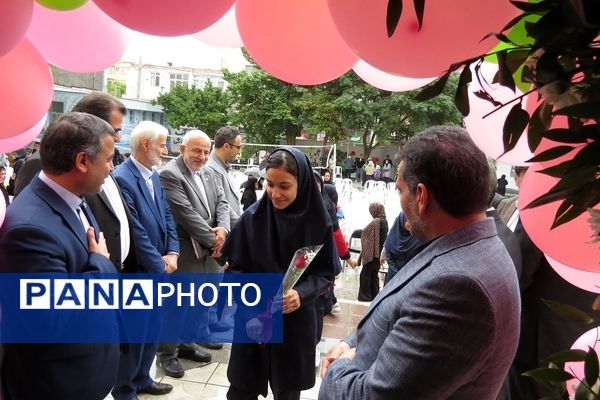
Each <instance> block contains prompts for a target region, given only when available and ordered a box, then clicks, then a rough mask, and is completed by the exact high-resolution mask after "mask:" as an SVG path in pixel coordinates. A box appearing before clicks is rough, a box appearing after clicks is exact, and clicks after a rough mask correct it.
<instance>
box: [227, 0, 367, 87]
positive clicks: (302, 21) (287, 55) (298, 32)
mask: <svg viewBox="0 0 600 400" xmlns="http://www.w3.org/2000/svg"><path fill="white" fill-rule="evenodd" d="M236 16H237V22H238V27H239V30H240V35H241V36H242V40H243V41H244V45H245V46H246V49H247V50H248V52H249V53H250V55H251V56H252V58H254V60H255V61H256V62H257V63H258V65H260V66H261V67H262V68H263V69H265V70H266V71H267V72H268V73H270V74H271V75H274V76H275V77H277V78H279V79H281V80H284V81H287V82H291V83H296V84H300V85H316V84H319V83H324V82H327V81H330V80H332V79H335V78H337V77H339V76H340V75H343V74H344V73H346V72H348V71H349V70H350V69H351V68H352V67H353V66H354V64H356V62H357V61H358V57H357V56H356V55H355V54H354V53H353V52H352V51H351V50H350V48H349V47H348V45H346V43H345V42H344V40H343V39H342V37H341V36H340V34H339V33H338V31H337V29H336V28H335V25H334V24H333V21H332V20H331V16H330V15H329V12H328V9H327V3H326V2H325V1H324V0H285V1H282V0H238V2H237V3H236ZM361 28H362V27H357V29H358V30H360V29H361Z"/></svg>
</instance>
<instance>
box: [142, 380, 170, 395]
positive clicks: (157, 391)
mask: <svg viewBox="0 0 600 400" xmlns="http://www.w3.org/2000/svg"><path fill="white" fill-rule="evenodd" d="M171 390H173V386H171V385H169V384H168V383H160V382H152V384H151V385H150V386H146V387H145V388H143V389H138V391H137V392H138V393H148V394H152V395H154V396H159V395H161V394H167V393H170V392H171Z"/></svg>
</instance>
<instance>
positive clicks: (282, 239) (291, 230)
mask: <svg viewBox="0 0 600 400" xmlns="http://www.w3.org/2000/svg"><path fill="white" fill-rule="evenodd" d="M278 151H287V152H288V153H290V154H291V155H292V156H293V157H294V159H295V160H296V162H297V164H298V177H297V179H298V193H297V195H296V199H295V200H294V201H293V202H292V204H290V205H289V206H288V207H287V208H286V209H284V210H277V209H276V208H275V207H274V206H273V203H272V202H271V199H270V198H269V196H268V195H265V196H263V197H262V198H261V199H260V200H259V201H258V202H256V203H254V205H252V206H251V207H250V208H249V209H248V210H246V212H244V214H242V216H241V217H240V219H239V220H238V222H237V224H236V225H235V227H234V228H233V229H232V230H231V233H230V234H229V236H228V237H227V240H226V241H225V244H224V245H223V250H222V252H223V254H224V255H225V256H226V257H228V259H229V263H230V265H231V268H232V270H233V271H243V272H281V273H285V271H286V270H287V268H288V265H289V263H290V261H291V259H292V256H293V255H294V252H295V251H296V250H297V249H299V248H300V247H303V246H310V245H318V244H322V245H323V247H322V248H321V251H320V252H319V254H318V255H317V256H316V257H315V259H314V260H313V262H312V263H311V265H310V266H309V267H308V270H307V271H306V272H305V273H304V275H303V276H302V278H301V279H300V283H302V281H305V280H311V282H310V284H309V285H308V287H310V290H309V291H310V293H307V292H306V290H307V289H306V287H307V285H303V290H302V292H303V293H300V295H301V296H302V297H303V300H304V301H305V300H308V298H307V296H309V298H310V297H312V298H314V297H313V296H316V295H317V294H318V292H319V291H320V290H323V289H324V288H326V287H327V286H328V285H329V284H330V282H331V280H332V279H333V276H334V267H333V262H332V260H333V259H334V255H335V256H337V255H336V253H335V251H336V250H335V244H334V242H333V230H332V225H331V222H330V220H329V216H328V214H327V210H326V209H325V206H324V205H323V200H322V198H321V193H319V190H318V189H317V187H316V185H315V183H314V178H313V172H312V168H311V166H310V162H309V161H308V158H307V157H306V155H305V154H304V153H302V152H301V151H300V150H298V149H295V148H291V147H284V148H281V149H277V150H275V151H274V152H273V153H272V154H271V156H272V155H273V154H274V153H276V152H278ZM300 283H299V284H298V285H300ZM298 285H297V287H298ZM313 291H317V292H316V293H313Z"/></svg>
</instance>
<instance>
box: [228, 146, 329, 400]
mask: <svg viewBox="0 0 600 400" xmlns="http://www.w3.org/2000/svg"><path fill="white" fill-rule="evenodd" d="M266 170H267V176H266V180H267V187H266V192H267V195H266V196H263V197H262V198H261V199H260V200H259V201H258V202H256V203H254V205H252V206H251V207H250V208H249V209H248V210H246V212H244V214H242V216H241V217H240V219H239V221H238V223H237V224H236V226H235V228H233V229H232V231H231V233H230V235H229V237H228V238H227V241H226V242H225V245H224V246H223V251H222V252H223V254H224V255H225V256H227V257H228V260H229V264H230V266H231V269H232V271H234V272H262V273H266V272H279V273H282V274H285V272H286V270H287V267H288V265H289V263H290V261H291V259H292V256H293V255H294V252H295V251H296V250H297V249H299V248H301V247H304V246H311V245H319V244H322V245H323V247H322V248H321V250H320V252H319V253H318V254H317V256H316V257H315V258H314V260H313V262H312V263H311V264H310V265H309V266H308V268H307V270H306V271H305V272H304V275H302V277H301V278H300V280H299V282H298V283H297V284H296V286H295V287H294V288H293V289H291V290H289V291H288V292H287V293H284V296H283V314H284V315H283V343H281V344H267V345H263V346H261V345H259V344H238V343H235V344H233V346H232V349H231V357H230V359H229V368H228V370H227V377H228V379H229V382H230V384H231V386H230V388H229V391H228V393H227V398H228V399H230V400H238V399H240V400H241V399H243V400H246V399H256V398H258V395H259V394H261V395H263V396H266V395H267V383H270V385H271V389H272V391H273V395H274V397H275V399H276V400H288V399H289V400H292V399H299V398H300V391H301V390H305V389H309V388H311V387H313V386H314V384H315V364H314V361H315V335H316V325H317V322H316V314H315V304H314V301H315V299H316V297H317V296H318V295H319V293H322V292H323V290H325V289H326V288H327V287H328V286H329V285H331V283H332V281H333V278H334V266H333V260H334V259H335V257H337V254H336V253H335V252H336V250H335V245H334V241H333V231H332V227H331V221H330V219H329V216H328V215H327V211H326V210H325V206H324V205H323V200H322V197H321V193H319V190H318V189H317V187H316V185H315V184H314V177H313V172H312V168H311V166H310V163H309V161H308V159H307V158H306V156H305V155H304V153H302V152H301V151H299V150H297V149H294V148H282V149H278V150H276V151H274V152H273V153H272V154H271V156H270V157H269V159H268V160H267V164H266ZM236 322H238V321H236ZM241 325H243V324H241ZM240 328H243V326H242V327H240V325H236V329H240Z"/></svg>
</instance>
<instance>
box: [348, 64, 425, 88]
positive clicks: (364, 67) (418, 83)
mask: <svg viewBox="0 0 600 400" xmlns="http://www.w3.org/2000/svg"><path fill="white" fill-rule="evenodd" d="M352 69H353V70H354V72H356V75H358V76H360V78H361V79H362V80H363V81H365V82H367V83H368V84H369V85H371V86H375V87H376V88H379V89H383V90H389V91H390V92H407V91H409V90H415V89H418V88H420V87H423V86H425V85H427V84H428V83H430V82H431V81H433V80H434V79H435V77H434V78H420V79H419V78H406V77H404V76H398V75H394V74H388V73H387V72H383V71H381V70H379V69H377V68H375V67H374V66H372V65H369V64H368V63H366V62H365V61H363V60H359V61H358V62H357V63H356V65H355V66H354V68H352Z"/></svg>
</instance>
